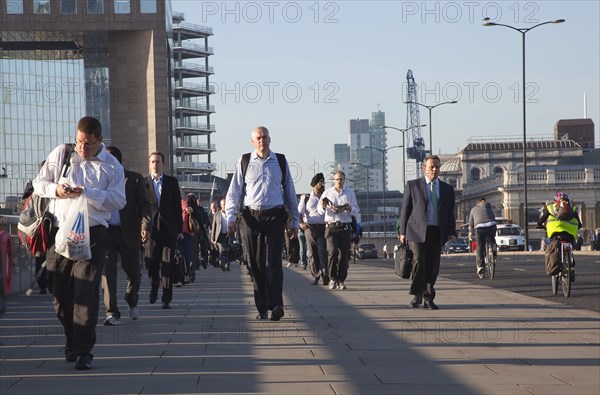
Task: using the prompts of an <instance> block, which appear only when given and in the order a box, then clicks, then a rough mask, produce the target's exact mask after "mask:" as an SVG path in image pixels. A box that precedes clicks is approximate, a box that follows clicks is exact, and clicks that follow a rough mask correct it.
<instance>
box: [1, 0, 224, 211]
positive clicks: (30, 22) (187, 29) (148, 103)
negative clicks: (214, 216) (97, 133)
mask: <svg viewBox="0 0 600 395" xmlns="http://www.w3.org/2000/svg"><path fill="white" fill-rule="evenodd" d="M173 17H174V16H173V13H172V11H171V9H170V1H158V0H4V1H0V21H1V22H0V87H1V89H2V93H1V99H0V100H1V101H2V103H1V104H2V105H1V107H0V207H3V206H5V205H6V206H8V204H7V202H8V201H9V200H11V199H8V198H9V197H11V198H12V200H13V201H14V197H15V196H19V195H20V194H21V193H22V191H23V188H24V186H25V184H26V183H27V182H28V181H29V180H30V179H31V178H33V177H34V176H35V174H36V173H37V164H38V163H39V162H40V161H41V160H43V159H45V158H46V157H47V155H48V153H49V152H50V150H52V149H53V148H54V147H55V146H57V145H59V144H62V143H65V142H72V141H73V139H74V136H75V128H76V123H77V121H78V120H79V118H81V117H82V116H84V115H92V116H95V117H97V118H98V119H100V121H101V123H102V127H103V135H104V139H105V142H108V143H111V144H114V145H116V146H118V147H119V148H120V149H121V151H122V152H123V157H124V165H125V167H127V168H129V169H131V170H135V171H139V172H140V173H142V174H147V172H148V165H147V163H148V154H149V153H150V152H153V151H161V152H163V153H164V154H165V156H166V157H167V162H168V163H167V167H166V169H167V172H169V173H172V174H176V175H177V176H178V177H179V178H180V179H182V180H186V181H188V182H189V181H192V182H189V184H190V185H186V186H187V187H188V188H189V189H190V190H193V189H194V188H210V186H209V185H208V186H207V185H205V183H199V182H197V181H196V180H197V179H198V175H199V174H200V175H201V174H211V173H212V172H213V171H214V166H213V165H212V164H211V163H210V154H211V153H212V152H213V151H214V150H215V147H214V145H213V144H210V135H211V134H212V133H213V132H214V131H215V129H214V125H212V124H211V122H210V114H211V113H213V112H214V108H213V107H212V106H210V103H209V95H210V94H212V93H213V92H212V91H211V90H209V89H207V88H206V87H207V86H208V85H209V82H208V77H209V75H210V74H212V68H210V67H209V66H208V56H209V55H212V49H210V48H209V47H208V46H207V43H208V42H207V40H208V37H209V36H211V35H212V30H210V29H207V28H203V27H199V26H196V25H191V24H186V23H184V22H182V21H183V15H181V14H176V23H175V27H174V23H173ZM174 28H175V33H174ZM174 38H175V40H174ZM198 38H199V39H200V40H203V44H204V45H195V44H191V43H190V42H191V40H192V39H198ZM193 58H198V59H200V63H194V61H193ZM174 60H175V61H174ZM194 78H195V79H201V82H202V84H194V82H195V81H194ZM184 79H186V80H185V82H184ZM188 81H191V82H188ZM190 103H192V104H194V106H190V105H189V104H190ZM204 158H208V159H207V160H204V161H203V159H204ZM178 162H184V163H185V165H176V163H178ZM169 169H170V171H169ZM194 181H196V182H194Z"/></svg>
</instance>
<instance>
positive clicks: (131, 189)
mask: <svg viewBox="0 0 600 395" xmlns="http://www.w3.org/2000/svg"><path fill="white" fill-rule="evenodd" d="M106 150H107V151H108V152H110V153H111V154H112V156H114V157H115V158H117V160H118V161H119V163H122V155H121V151H120V150H119V149H118V148H117V147H114V146H110V147H106ZM125 198H126V199H127V204H126V205H125V207H123V208H122V209H121V210H119V211H113V212H112V213H111V216H110V219H109V221H108V237H109V240H110V243H109V245H108V249H107V257H106V262H105V263H104V269H103V272H102V289H103V290H104V306H105V307H106V319H105V320H104V325H108V326H113V325H119V324H120V323H121V321H120V319H121V313H120V312H119V307H118V306H117V255H121V266H122V267H123V270H124V271H125V273H126V274H127V291H126V293H125V301H126V302H127V306H128V312H129V316H130V317H131V319H133V320H137V319H138V318H139V316H140V311H139V308H138V307H137V304H138V299H139V295H138V293H139V290H140V284H141V281H142V268H141V264H140V247H141V243H145V242H146V238H147V237H148V235H149V234H150V230H151V226H152V225H151V222H152V217H151V214H152V212H151V211H150V197H149V196H148V192H147V191H146V188H145V186H144V177H143V176H142V175H141V174H139V173H136V172H133V171H129V170H125Z"/></svg>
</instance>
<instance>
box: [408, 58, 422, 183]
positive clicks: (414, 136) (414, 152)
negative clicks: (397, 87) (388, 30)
mask: <svg viewBox="0 0 600 395" xmlns="http://www.w3.org/2000/svg"><path fill="white" fill-rule="evenodd" d="M406 81H407V89H406V128H407V129H409V130H410V133H409V142H408V147H407V148H406V154H407V155H408V157H409V158H410V159H414V160H415V161H416V162H417V169H416V173H417V174H416V175H417V178H418V177H421V176H422V175H423V161H424V160H425V154H426V152H425V143H424V142H423V137H422V136H421V128H420V126H419V125H421V121H420V117H419V105H418V104H417V103H418V98H417V84H416V82H415V79H414V77H413V73H412V71H411V70H408V73H406Z"/></svg>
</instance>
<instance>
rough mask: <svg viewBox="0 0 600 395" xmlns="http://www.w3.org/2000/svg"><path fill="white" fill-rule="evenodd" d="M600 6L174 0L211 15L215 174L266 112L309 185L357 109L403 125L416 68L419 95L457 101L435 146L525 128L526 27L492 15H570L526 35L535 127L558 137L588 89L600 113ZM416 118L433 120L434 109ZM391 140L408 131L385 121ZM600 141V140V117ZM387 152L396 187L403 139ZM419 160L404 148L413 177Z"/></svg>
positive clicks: (197, 15)
mask: <svg viewBox="0 0 600 395" xmlns="http://www.w3.org/2000/svg"><path fill="white" fill-rule="evenodd" d="M599 7H600V6H599V3H598V2H596V1H569V2H566V1H538V2H535V3H533V2H524V3H523V2H485V3H478V2H477V3H476V2H467V3H458V2H409V1H373V2H371V1H369V2H367V1H337V2H328V1H323V2H318V1H315V2H285V1H284V2H235V1H229V2H228V1H224V2H207V1H203V2H196V1H191V0H174V1H173V10H176V11H181V12H184V13H185V14H186V20H187V22H190V23H196V24H202V25H206V26H210V27H212V28H213V29H214V37H213V39H212V40H211V44H212V45H213V47H214V52H215V56H213V57H212V59H211V62H212V64H211V66H214V68H215V75H214V78H213V79H212V82H213V83H214V84H215V87H216V91H217V92H216V94H215V95H213V97H212V98H211V100H212V103H211V104H214V105H215V110H216V113H215V115H214V117H213V118H214V123H215V126H216V130H217V133H216V134H215V135H214V136H213V137H214V138H213V141H214V142H215V143H216V144H217V147H218V151H217V152H216V153H215V154H214V155H213V161H214V162H215V163H216V164H217V167H218V169H219V171H218V172H217V175H219V176H225V175H226V173H227V172H231V171H233V169H234V166H235V162H236V161H237V160H238V159H239V157H240V156H241V154H242V153H244V152H249V151H251V150H252V148H253V147H252V145H251V143H250V132H251V130H252V128H253V127H255V126H257V125H265V126H267V127H268V128H269V130H270V131H271V137H272V145H271V147H272V149H273V150H274V151H277V152H282V153H284V154H286V156H287V157H288V159H289V160H290V162H291V163H292V167H293V168H292V171H293V173H294V179H295V180H296V189H297V190H298V191H299V192H306V191H308V190H309V188H310V187H309V185H308V183H309V181H310V178H311V177H312V175H313V174H314V173H317V172H320V171H323V172H326V171H327V169H328V168H330V166H331V165H332V163H333V161H334V155H333V152H334V145H335V144H336V143H340V142H344V141H345V140H344V139H345V137H346V135H347V122H348V120H349V119H356V118H365V117H367V116H368V114H370V113H372V112H376V111H377V110H378V109H380V110H381V111H383V112H385V113H386V123H387V124H388V125H390V126H395V127H398V128H405V127H406V105H405V104H403V101H405V100H406V72H407V70H408V69H411V70H412V71H413V73H414V77H415V80H416V83H417V86H418V95H419V101H420V102H421V103H423V104H428V105H435V104H437V103H441V102H443V101H447V100H457V101H458V103H457V104H456V105H453V106H442V107H439V108H436V109H435V110H434V111H433V113H432V116H433V128H432V129H433V140H434V150H435V153H448V154H449V153H455V152H458V151H459V150H461V149H463V148H464V147H465V146H466V145H467V141H468V140H469V139H471V138H474V137H477V138H483V139H486V138H487V139H490V140H495V139H497V138H499V137H506V138H512V139H519V138H520V137H521V136H522V135H521V132H522V129H521V122H522V118H521V116H522V113H521V102H520V92H521V90H520V89H521V88H522V87H521V85H522V83H521V37H520V35H518V34H517V33H516V32H514V31H510V30H509V29H505V28H499V27H484V26H482V19H483V18H484V17H486V16H488V17H490V18H492V20H493V21H496V22H499V23H505V24H509V25H514V26H517V27H527V26H532V25H534V24H536V23H540V22H544V21H547V20H553V19H558V18H563V19H565V20H566V23H563V24H560V25H548V26H542V27H540V28H539V29H536V30H534V31H532V32H531V33H529V34H528V35H527V58H526V60H527V92H528V100H529V101H528V107H527V111H528V114H527V123H528V125H527V127H528V137H529V138H532V139H533V138H539V136H540V135H543V136H546V137H548V138H551V136H552V133H553V129H554V125H555V123H556V122H557V121H558V120H560V119H575V118H582V117H583V113H584V110H583V96H584V93H587V103H588V108H587V113H588V117H589V118H591V119H592V120H593V121H594V123H595V124H596V125H597V124H598V122H600V117H599V111H600V82H599V81H600V78H599V77H600V76H599V71H598V70H600V54H599V52H600V50H599V48H600V42H599V37H600V30H599V26H598V23H597V18H598V15H599V13H600V8H599ZM420 121H421V123H424V124H429V119H428V114H427V111H421V119H420ZM596 127H597V126H596ZM423 133H424V137H425V144H426V146H427V147H429V136H428V133H426V131H425V130H424V131H423ZM387 141H388V142H387V144H388V146H392V145H401V144H402V135H401V133H398V132H394V131H393V130H388V132H387ZM595 142H596V146H597V147H598V146H600V138H599V133H598V132H597V131H596V136H595ZM388 165H389V166H388V170H389V175H388V188H389V189H400V190H401V189H402V187H401V182H402V175H401V172H402V152H401V150H400V149H396V150H390V152H389V153H388ZM414 174H415V167H414V161H408V160H407V178H408V179H410V178H412V177H414Z"/></svg>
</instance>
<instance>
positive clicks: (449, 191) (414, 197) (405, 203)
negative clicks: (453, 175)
mask: <svg viewBox="0 0 600 395" xmlns="http://www.w3.org/2000/svg"><path fill="white" fill-rule="evenodd" d="M438 181H439V189H440V197H439V200H438V201H439V211H438V221H439V226H440V237H441V243H442V245H444V244H445V243H446V241H448V236H451V235H453V236H456V219H455V218H454V205H455V203H454V188H452V186H451V185H450V184H447V183H445V182H443V181H442V180H438ZM406 186H407V188H405V190H404V197H403V198H402V211H401V212H400V221H399V224H398V234H399V235H405V236H406V240H409V241H416V242H419V243H424V242H425V235H426V232H427V191H426V190H425V188H426V182H425V177H421V178H418V179H416V180H411V181H408V182H407V183H406Z"/></svg>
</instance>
